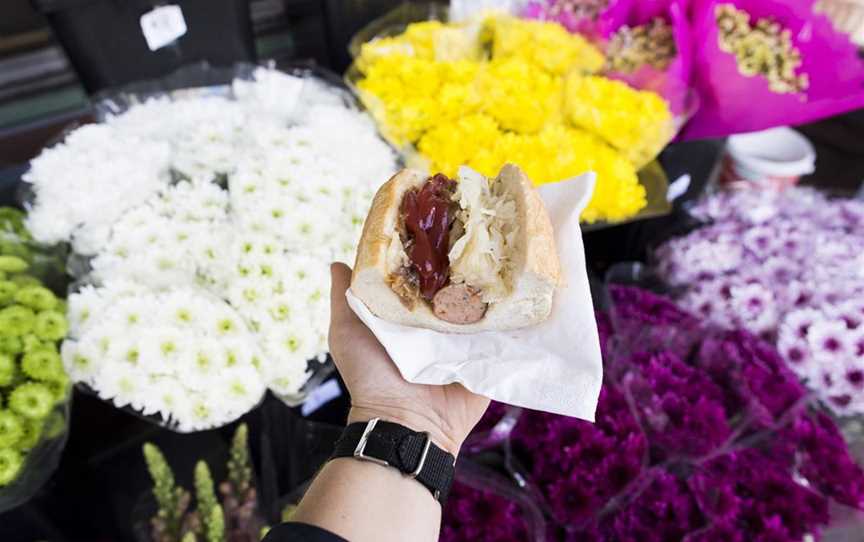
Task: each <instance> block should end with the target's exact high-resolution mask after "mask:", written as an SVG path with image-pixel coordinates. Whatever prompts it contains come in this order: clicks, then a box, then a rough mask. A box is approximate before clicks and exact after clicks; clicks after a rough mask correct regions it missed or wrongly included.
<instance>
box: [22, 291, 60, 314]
mask: <svg viewBox="0 0 864 542" xmlns="http://www.w3.org/2000/svg"><path fill="white" fill-rule="evenodd" d="M15 302H16V303H19V304H21V305H24V306H26V307H30V308H31V309H34V310H37V311H45V310H51V309H53V308H55V307H56V306H57V296H55V295H54V292H52V291H51V290H49V289H48V288H45V287H44V286H27V287H25V288H21V289H20V290H18V292H17V293H16V294H15Z"/></svg>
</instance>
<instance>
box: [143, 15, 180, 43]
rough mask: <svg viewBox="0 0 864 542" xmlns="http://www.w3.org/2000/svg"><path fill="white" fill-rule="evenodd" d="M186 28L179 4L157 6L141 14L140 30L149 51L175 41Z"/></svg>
mask: <svg viewBox="0 0 864 542" xmlns="http://www.w3.org/2000/svg"><path fill="white" fill-rule="evenodd" d="M186 30H187V29H186V19H184V18H183V10H181V9H180V6H159V7H157V8H154V9H153V10H152V11H148V12H147V13H145V14H144V15H142V16H141V31H142V32H143V33H144V39H145V40H147V47H149V48H150V50H151V51H155V50H157V49H161V48H162V47H165V46H166V45H168V44H169V43H172V42H174V41H176V40H177V38H179V37H180V36H182V35H183V34H185V33H186Z"/></svg>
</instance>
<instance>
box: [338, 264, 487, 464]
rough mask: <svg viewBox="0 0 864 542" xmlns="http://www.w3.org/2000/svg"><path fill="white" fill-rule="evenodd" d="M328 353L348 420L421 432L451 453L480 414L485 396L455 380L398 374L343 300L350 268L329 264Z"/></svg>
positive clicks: (484, 404) (369, 332) (390, 360)
mask: <svg viewBox="0 0 864 542" xmlns="http://www.w3.org/2000/svg"><path fill="white" fill-rule="evenodd" d="M330 274H331V279H332V280H331V282H332V286H331V293H330V353H331V355H332V356H333V360H334V361H335V362H336V367H337V368H338V369H339V374H341V375H342V379H343V380H344V381H345V385H346V386H347V387H348V391H349V393H350V394H351V412H350V413H349V414H348V423H353V422H365V421H368V420H371V419H372V418H381V419H382V420H386V421H392V422H396V423H399V424H401V425H404V426H406V427H409V428H411V429H413V430H414V431H426V432H428V433H429V436H430V438H431V439H432V442H434V443H435V444H436V445H437V446H439V447H440V448H442V449H444V450H447V451H448V452H450V453H451V454H453V456H454V457H455V456H456V455H458V453H459V448H460V447H461V446H462V442H463V441H464V440H465V438H466V437H467V436H468V433H469V432H470V431H471V429H473V427H474V426H475V425H476V424H477V422H478V421H479V420H480V417H481V416H483V413H484V412H485V411H486V407H487V406H489V399H486V398H485V397H481V396H479V395H475V394H473V393H471V392H470V391H468V390H466V389H465V388H464V387H463V386H462V385H461V384H448V385H446V386H428V385H421V384H411V383H409V382H408V381H406V380H405V379H403V378H402V375H400V374H399V370H398V369H397V368H396V365H395V364H394V363H393V360H392V359H390V356H389V355H388V354H387V351H386V350H384V347H383V346H381V343H379V342H378V339H376V338H375V335H374V334H373V333H372V332H371V331H370V330H369V328H367V327H366V325H365V324H364V323H363V322H362V321H361V320H360V319H359V318H358V317H357V315H356V314H354V311H352V310H351V308H350V307H349V306H348V301H347V300H346V299H345V292H346V291H347V290H348V287H349V285H350V283H351V268H350V267H348V266H347V265H345V264H341V263H336V264H333V265H332V266H331V267H330Z"/></svg>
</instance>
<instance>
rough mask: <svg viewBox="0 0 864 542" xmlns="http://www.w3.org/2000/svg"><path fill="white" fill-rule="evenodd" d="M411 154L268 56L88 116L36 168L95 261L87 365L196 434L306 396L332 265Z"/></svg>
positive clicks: (40, 217) (78, 317) (69, 357)
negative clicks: (244, 72)
mask: <svg viewBox="0 0 864 542" xmlns="http://www.w3.org/2000/svg"><path fill="white" fill-rule="evenodd" d="M127 101H128V100H127ZM397 165H398V164H397V161H396V155H395V153H394V152H393V151H392V149H391V148H390V147H388V146H387V144H385V143H384V142H383V141H382V140H381V139H380V138H379V137H378V135H377V133H376V131H375V126H374V124H373V122H372V121H371V120H370V119H369V118H368V117H367V116H366V115H365V114H364V113H362V112H360V111H359V110H358V109H357V107H356V105H355V104H354V103H353V101H352V100H351V98H350V94H348V93H347V92H346V91H344V90H342V89H339V88H337V87H335V86H332V85H329V84H327V83H326V82H325V81H323V80H322V79H319V78H316V77H314V76H312V75H310V74H308V73H306V74H299V75H289V74H286V73H282V72H278V71H276V70H273V69H266V68H258V69H256V70H254V72H252V73H251V77H250V78H248V79H235V80H234V81H233V82H232V84H231V85H230V86H224V87H221V88H217V89H213V88H208V89H201V90H199V91H198V92H190V91H186V92H183V93H179V94H174V95H173V96H166V95H161V96H155V97H153V96H151V97H149V99H145V100H143V101H139V103H134V100H133V101H130V103H129V107H128V108H120V109H116V108H115V109H114V111H113V112H112V113H110V114H107V115H105V117H104V119H103V122H102V123H100V124H97V125H90V126H84V127H82V128H79V129H77V130H75V131H73V132H72V133H70V134H69V135H68V136H67V137H66V138H65V140H64V141H63V142H62V143H59V144H58V145H56V146H54V147H51V148H49V149H46V150H45V151H44V152H43V153H42V154H41V155H40V156H39V157H37V158H36V159H34V160H33V162H32V165H31V170H30V171H29V172H28V173H27V174H26V176H25V178H24V180H25V181H26V182H28V183H30V185H31V187H32V191H33V194H34V198H33V200H32V202H30V205H29V207H30V208H29V217H28V226H29V227H30V228H31V229H32V231H33V234H34V237H36V239H37V240H39V241H43V242H68V243H70V244H71V247H72V249H73V251H74V253H75V255H76V257H78V258H83V259H85V261H86V262H87V266H86V271H82V272H81V273H80V276H78V277H76V278H77V279H78V285H79V286H78V289H77V291H76V292H74V293H72V294H71V295H70V297H69V319H70V334H69V339H67V341H66V342H65V343H64V345H63V359H64V363H65V365H66V367H67V369H68V371H69V373H70V375H71V377H72V379H73V380H74V381H75V382H79V383H82V384H85V385H86V386H88V387H89V388H90V389H92V390H93V391H94V392H95V393H97V394H98V395H99V396H100V397H102V398H103V399H105V400H109V401H112V402H113V403H114V404H115V405H116V406H117V407H122V408H132V409H134V410H135V411H136V412H138V413H140V414H142V415H144V416H149V417H154V418H156V419H158V420H159V421H160V422H161V423H164V424H165V425H167V426H169V427H171V428H173V429H175V430H177V431H181V432H186V431H196V430H202V429H208V428H213V427H218V426H221V425H224V424H226V423H229V422H231V421H233V420H234V419H236V418H238V417H239V416H241V415H243V414H244V413H246V412H248V411H249V410H251V409H252V408H254V407H255V406H256V405H257V404H258V402H259V401H260V400H261V398H262V396H263V394H264V392H265V391H266V390H267V389H268V388H269V389H271V390H273V391H274V392H275V393H276V394H277V395H279V396H280V397H282V398H283V399H284V400H286V401H287V402H297V401H298V400H300V399H301V398H302V397H303V394H304V392H307V391H308V386H305V385H306V383H307V381H308V380H309V378H310V376H311V375H313V374H314V373H315V371H316V369H317V368H318V367H320V366H321V362H323V361H325V360H326V354H327V326H328V323H329V294H330V292H329V286H330V285H329V271H328V266H329V263H330V262H331V261H334V260H340V261H347V262H351V261H352V260H353V257H354V247H355V246H356V242H357V240H358V239H359V236H360V231H361V228H362V223H363V219H364V217H365V215H366V212H367V210H368V207H369V205H370V203H371V199H372V196H373V194H374V192H375V190H376V189H377V187H378V185H380V183H381V182H383V181H384V180H386V179H387V178H389V176H390V175H392V174H393V173H394V172H395V171H396V169H397ZM304 386H305V387H304Z"/></svg>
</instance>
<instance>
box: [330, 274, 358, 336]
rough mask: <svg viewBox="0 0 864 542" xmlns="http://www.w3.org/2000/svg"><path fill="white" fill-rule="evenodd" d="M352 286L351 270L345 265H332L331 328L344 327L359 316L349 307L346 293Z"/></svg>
mask: <svg viewBox="0 0 864 542" xmlns="http://www.w3.org/2000/svg"><path fill="white" fill-rule="evenodd" d="M350 285H351V268H350V267H348V266H347V265H345V264H344V263H333V264H331V265H330V327H331V328H332V327H336V326H343V325H345V324H348V323H350V322H351V321H353V320H355V319H356V318H357V316H356V315H355V314H354V312H353V311H352V310H351V307H349V306H348V300H347V299H346V298H345V292H347V291H348V287H349V286H350Z"/></svg>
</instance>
